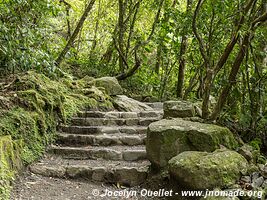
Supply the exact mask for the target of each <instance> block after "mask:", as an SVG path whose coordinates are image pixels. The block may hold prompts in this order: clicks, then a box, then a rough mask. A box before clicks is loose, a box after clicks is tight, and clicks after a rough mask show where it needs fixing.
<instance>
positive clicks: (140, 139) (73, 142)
mask: <svg viewBox="0 0 267 200" xmlns="http://www.w3.org/2000/svg"><path fill="white" fill-rule="evenodd" d="M57 135H58V138H57V143H58V144H64V145H68V146H84V145H92V146H111V145H129V146H135V145H144V144H145V139H146V135H145V134H121V133H119V134H102V135H81V134H67V133H58V134H57Z"/></svg>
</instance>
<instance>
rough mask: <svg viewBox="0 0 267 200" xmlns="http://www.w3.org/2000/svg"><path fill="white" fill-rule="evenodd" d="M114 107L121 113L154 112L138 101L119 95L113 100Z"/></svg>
mask: <svg viewBox="0 0 267 200" xmlns="http://www.w3.org/2000/svg"><path fill="white" fill-rule="evenodd" d="M113 105H114V107H115V108H116V109H117V110H119V111H125V112H140V111H152V110H153V109H152V108H151V107H150V106H148V105H146V104H145V103H142V102H139V101H136V100H134V99H132V98H129V97H127V96H125V95H117V96H116V97H114V98H113Z"/></svg>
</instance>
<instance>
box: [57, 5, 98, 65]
mask: <svg viewBox="0 0 267 200" xmlns="http://www.w3.org/2000/svg"><path fill="white" fill-rule="evenodd" d="M95 1H96V0H91V1H90V3H89V4H88V6H87V7H86V9H85V11H84V13H83V15H82V17H81V18H80V20H79V22H78V24H77V26H76V28H75V30H74V32H73V33H72V35H71V37H70V39H69V41H68V43H67V44H66V46H65V48H64V49H63V50H62V52H61V53H60V54H59V56H58V58H57V59H56V65H57V66H59V65H60V64H61V62H62V61H63V59H64V57H65V55H66V54H67V52H68V51H69V49H70V48H71V46H72V45H73V43H74V40H75V39H76V37H77V36H78V34H79V32H80V30H81V28H82V27H83V24H84V21H85V19H86V18H87V16H88V14H89V12H90V11H91V9H92V8H93V6H94V3H95Z"/></svg>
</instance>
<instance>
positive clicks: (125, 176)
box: [30, 156, 150, 187]
mask: <svg viewBox="0 0 267 200" xmlns="http://www.w3.org/2000/svg"><path fill="white" fill-rule="evenodd" d="M149 166H150V163H149V161H138V162H126V161H106V160H71V159H63V158H61V157H57V156H50V157H47V158H44V159H43V160H41V161H40V162H39V163H37V164H34V165H31V166H30V171H31V172H32V173H35V174H39V175H43V176H47V177H57V178H70V179H83V180H92V181H96V182H105V183H120V184H121V185H125V186H130V187H131V186H137V185H140V184H142V183H143V182H144V181H145V180H146V178H147V174H148V171H149Z"/></svg>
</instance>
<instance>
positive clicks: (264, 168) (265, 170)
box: [260, 165, 267, 178]
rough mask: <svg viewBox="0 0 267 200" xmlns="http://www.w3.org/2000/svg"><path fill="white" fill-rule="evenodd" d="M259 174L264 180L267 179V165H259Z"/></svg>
mask: <svg viewBox="0 0 267 200" xmlns="http://www.w3.org/2000/svg"><path fill="white" fill-rule="evenodd" d="M260 172H261V175H262V176H263V177H264V178H267V165H260Z"/></svg>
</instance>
